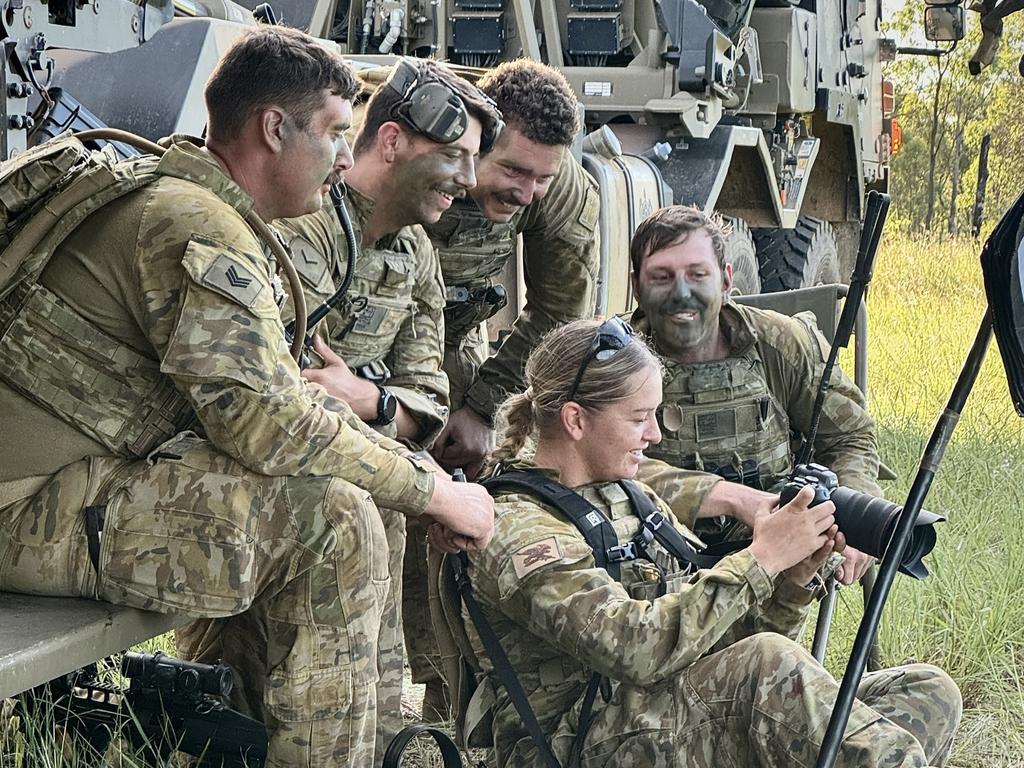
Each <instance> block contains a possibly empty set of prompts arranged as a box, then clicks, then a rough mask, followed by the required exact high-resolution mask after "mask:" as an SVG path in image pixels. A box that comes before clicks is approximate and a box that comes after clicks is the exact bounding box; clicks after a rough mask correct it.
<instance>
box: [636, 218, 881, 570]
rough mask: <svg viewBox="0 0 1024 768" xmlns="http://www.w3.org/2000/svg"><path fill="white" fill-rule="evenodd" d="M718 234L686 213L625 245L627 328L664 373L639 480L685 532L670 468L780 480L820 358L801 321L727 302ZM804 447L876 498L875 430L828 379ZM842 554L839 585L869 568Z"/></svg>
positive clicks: (846, 391)
mask: <svg viewBox="0 0 1024 768" xmlns="http://www.w3.org/2000/svg"><path fill="white" fill-rule="evenodd" d="M722 226H723V225H722V223H721V220H720V218H719V217H717V216H708V215H705V214H704V213H702V212H701V211H700V210H699V209H697V208H692V207H687V206H680V205H677V206H671V207H668V208H663V209H661V210H659V211H655V212H654V213H653V214H651V216H649V217H648V218H647V219H646V220H645V221H643V222H642V223H641V224H640V226H639V227H637V230H636V232H635V233H634V235H633V241H632V243H631V245H630V259H631V262H632V265H633V278H632V279H633V288H634V292H635V295H636V297H637V301H638V303H639V308H638V309H637V310H636V311H635V312H634V313H633V316H632V318H631V323H632V324H633V326H634V327H635V328H636V329H637V331H638V332H641V333H644V334H647V335H649V336H650V338H651V342H652V345H653V347H654V349H655V350H656V351H657V352H658V353H659V354H660V355H661V356H662V358H663V360H664V362H665V367H666V383H665V403H664V404H663V405H662V407H661V409H660V410H659V419H660V422H661V427H662V431H663V434H664V439H663V440H662V441H661V443H659V444H658V445H657V446H655V447H653V448H652V449H651V451H650V452H649V455H650V456H651V457H653V458H655V459H660V460H661V461H651V462H648V463H647V464H646V465H645V466H644V467H643V468H642V469H641V473H640V477H641V478H642V479H643V480H644V482H646V483H648V484H649V485H651V487H652V488H654V489H655V491H656V492H657V493H658V494H659V495H660V496H661V497H662V498H664V499H665V500H666V501H668V502H669V504H670V505H673V509H674V511H675V512H676V513H677V515H678V516H679V517H680V518H681V519H683V520H684V521H685V522H686V523H687V524H689V525H693V523H694V521H693V519H692V518H689V517H688V514H689V511H685V510H683V509H681V508H679V507H677V506H676V505H675V504H674V500H675V498H676V495H677V491H678V490H679V489H680V488H681V487H682V486H683V484H684V483H683V482H682V479H681V478H682V476H681V475H680V474H679V473H678V472H677V471H676V470H678V469H685V470H700V471H704V472H718V473H723V472H731V473H732V478H733V479H735V478H739V477H742V476H744V475H750V476H751V477H749V478H748V479H750V480H756V481H757V483H758V484H759V485H760V486H763V487H765V488H767V487H769V486H771V485H772V484H773V483H774V482H775V480H777V479H779V478H781V477H783V476H785V475H786V474H787V473H788V472H789V470H790V469H791V468H792V464H793V454H792V451H791V446H790V441H791V435H792V433H797V434H800V433H806V432H808V431H809V430H810V426H811V425H810V420H811V412H812V410H813V407H814V400H815V393H816V392H817V388H818V381H819V379H820V376H821V372H822V370H823V368H824V362H825V360H826V359H827V356H828V343H827V342H826V341H825V339H824V338H823V337H822V335H821V333H820V331H818V329H817V327H816V326H815V325H814V323H813V322H812V321H811V320H810V319H809V318H807V317H803V316H797V317H795V318H794V317H788V316H786V315H781V314H779V313H777V312H772V311H770V310H764V309H755V308H753V307H747V306H742V305H739V304H735V303H733V302H731V301H729V289H730V288H731V287H732V265H731V264H729V263H728V261H727V260H726V255H725V239H724V233H723V229H722ZM814 449H815V453H814V456H815V461H816V462H818V463H819V464H824V465H826V466H829V467H831V468H832V469H833V470H834V471H835V472H836V474H837V475H838V476H839V481H840V482H841V483H843V484H844V485H847V486H849V487H851V488H854V489H855V490H859V491H862V492H864V493H870V494H872V495H876V496H877V495H881V490H880V489H879V487H878V484H877V482H876V480H877V476H878V447H877V443H876V440H875V426H874V422H873V421H872V419H871V417H870V416H869V415H868V413H867V410H866V405H865V402H864V396H863V395H862V394H861V392H860V390H859V389H857V387H856V386H855V385H854V383H853V382H852V381H850V379H849V378H847V377H846V376H845V375H844V374H843V372H842V371H840V370H838V369H836V371H835V372H834V375H833V377H832V382H831V384H830V386H829V389H828V393H827V394H826V397H825V406H824V410H823V411H822V415H821V421H820V424H819V429H818V432H817V436H816V438H815V443H814ZM662 462H664V463H662ZM763 495H764V496H766V497H770V495H769V494H767V493H765V494H763ZM684 496H685V494H684ZM740 511H741V512H742V511H743V510H742V508H741V509H740ZM743 522H749V521H748V520H744V521H743ZM698 533H704V531H703V530H702V529H700V528H698ZM708 535H709V536H710V535H712V532H710V531H709V532H708ZM845 554H846V558H847V560H846V562H845V563H844V564H843V565H842V566H841V567H840V571H839V573H838V575H839V577H840V579H841V580H842V581H843V582H844V583H847V584H849V583H852V582H853V581H855V580H857V579H859V578H860V577H861V576H862V575H863V573H864V571H865V570H866V569H867V567H868V566H869V565H870V563H871V558H869V557H868V556H867V555H864V554H863V553H860V552H858V551H856V550H854V549H853V548H852V547H851V548H847V551H846V553H845Z"/></svg>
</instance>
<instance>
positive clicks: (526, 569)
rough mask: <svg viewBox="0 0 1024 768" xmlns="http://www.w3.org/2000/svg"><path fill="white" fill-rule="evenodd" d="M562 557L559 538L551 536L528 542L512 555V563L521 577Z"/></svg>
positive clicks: (517, 574)
mask: <svg viewBox="0 0 1024 768" xmlns="http://www.w3.org/2000/svg"><path fill="white" fill-rule="evenodd" d="M561 559H562V550H561V548H560V547H559V546H558V539H556V538H555V537H554V536H549V537H548V538H546V539H542V540H541V541H538V542H535V543H533V544H527V545H526V546H525V547H523V548H522V549H520V550H519V551H518V552H516V553H515V554H514V555H512V565H513V566H514V567H515V570H516V576H518V577H519V578H520V579H521V578H523V577H524V576H526V575H527V574H529V573H531V572H533V571H535V570H537V569H538V568H540V567H541V566H542V565H545V564H547V563H550V562H553V561H555V560H561Z"/></svg>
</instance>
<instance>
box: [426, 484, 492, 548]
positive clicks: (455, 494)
mask: <svg viewBox="0 0 1024 768" xmlns="http://www.w3.org/2000/svg"><path fill="white" fill-rule="evenodd" d="M434 478H435V479H434V495H433V496H431V497H430V503H429V504H427V509H426V511H425V512H424V516H425V518H426V519H425V520H424V521H423V522H424V523H427V524H428V528H427V533H428V535H429V537H430V540H431V542H435V541H436V540H438V539H440V540H442V541H443V542H444V543H445V545H447V546H438V545H436V546H437V548H438V549H442V550H443V551H445V552H449V551H452V550H451V548H452V547H454V548H455V549H483V548H484V547H486V546H487V544H488V542H490V540H491V536H492V535H494V499H492V498H491V496H490V494H489V493H487V491H486V490H485V489H484V487H483V486H482V485H477V484H476V483H456V482H454V481H452V480H451V479H450V478H448V477H447V476H445V475H444V474H442V473H440V472H438V473H436V474H435V475H434ZM430 523H435V524H439V525H440V527H441V528H442V529H443V530H437V529H438V525H430Z"/></svg>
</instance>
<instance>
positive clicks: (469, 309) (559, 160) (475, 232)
mask: <svg viewBox="0 0 1024 768" xmlns="http://www.w3.org/2000/svg"><path fill="white" fill-rule="evenodd" d="M477 85H479V86H480V89H481V90H483V92H484V93H486V94H487V95H488V96H490V97H491V98H492V99H494V101H495V102H496V103H497V105H498V109H500V110H501V112H502V116H503V118H504V120H505V129H504V131H502V133H501V136H500V137H499V139H498V141H497V142H496V143H495V145H494V147H493V149H491V151H490V152H488V153H486V154H482V155H481V156H480V158H479V160H478V161H477V165H476V177H477V185H476V187H474V188H473V189H472V190H470V192H469V196H468V198H467V199H466V200H463V201H459V200H457V201H455V204H454V205H452V207H451V208H450V209H449V210H448V211H447V212H446V213H445V214H444V215H443V216H442V217H441V220H440V221H439V222H438V223H437V224H434V225H431V226H428V227H427V231H428V233H429V234H430V237H431V239H432V240H433V242H434V246H435V247H436V248H437V251H438V254H439V256H440V258H441V270H442V272H443V274H444V282H445V286H446V291H447V306H446V309H445V359H444V369H445V372H446V373H447V374H448V378H449V380H450V384H451V407H452V415H451V417H450V419H449V421H448V425H447V426H446V427H445V429H444V431H443V432H442V433H441V434H440V436H439V437H438V438H437V441H436V442H435V444H434V449H433V451H434V455H435V456H436V457H437V459H438V460H439V461H440V462H441V463H442V464H443V465H445V466H446V467H463V468H465V469H466V472H467V474H469V475H470V476H472V475H473V474H474V473H475V471H476V470H477V469H479V466H480V464H481V463H482V461H483V458H484V455H485V454H486V452H487V450H488V449H489V448H490V445H491V442H492V430H491V418H492V416H493V414H494V411H495V409H496V407H497V406H498V404H500V403H501V402H502V401H503V400H504V399H505V398H506V397H507V396H508V395H509V394H510V393H513V392H518V391H522V390H523V389H525V384H524V383H523V366H524V364H525V362H526V357H527V355H528V354H529V352H530V350H531V349H532V348H533V347H534V346H536V344H537V343H538V342H539V341H540V339H541V337H542V336H543V335H544V334H545V333H547V332H548V331H550V330H551V329H553V328H554V327H556V326H557V325H560V324H562V323H566V322H569V321H570V320H575V319H577V318H580V317H589V316H590V315H591V314H592V313H593V311H594V302H595V294H594V285H595V282H596V277H597V268H598V244H597V235H596V229H597V220H598V194H597V185H596V184H595V183H594V181H593V180H592V179H591V178H590V177H589V176H588V175H587V173H586V172H585V171H584V170H583V168H582V167H581V166H580V164H579V163H578V162H577V161H576V160H575V159H574V158H573V157H572V156H571V154H570V153H569V147H570V145H571V144H572V142H573V139H574V138H575V136H576V134H577V132H578V131H579V127H580V121H579V113H578V111H577V98H576V95H575V94H574V93H573V92H572V89H571V88H570V87H569V83H568V82H567V81H566V80H565V78H564V77H563V76H562V75H561V74H560V73H559V72H557V71H556V70H554V69H552V68H550V67H548V66H545V65H544V64H540V63H538V62H535V61H529V60H526V59H519V60H516V61H510V62H506V63H504V64H501V65H499V66H498V67H496V68H495V69H494V70H492V71H491V72H489V73H488V74H487V75H485V76H484V77H483V78H482V79H481V80H480V81H479V83H477ZM520 234H521V235H522V236H523V265H524V271H525V279H526V305H525V306H524V307H523V310H522V312H520V313H519V317H518V318H517V320H516V322H515V326H514V327H513V329H512V333H511V334H509V336H508V337H507V338H506V339H505V340H504V342H503V343H502V345H501V347H500V349H499V350H498V352H497V354H496V355H495V356H494V357H491V358H490V359H487V336H486V333H485V328H484V326H483V321H484V320H486V319H487V318H488V317H490V316H492V315H493V314H495V313H496V312H497V311H498V310H499V309H500V308H501V302H500V300H499V296H500V294H501V292H500V291H495V288H496V287H497V286H498V284H499V281H500V278H501V273H502V270H503V269H504V268H505V265H506V263H507V262H508V260H509V259H510V258H512V257H514V255H515V252H516V240H517V236H518V235H520ZM410 551H412V543H411V542H410ZM421 559H422V558H421ZM414 568H415V564H414V563H413V562H411V561H410V560H407V561H406V573H407V574H408V575H409V576H410V578H409V579H406V581H405V584H404V588H405V590H406V605H407V606H408V605H409V603H410V602H412V601H410V600H409V595H410V594H414V593H415V590H416V589H420V590H422V589H423V586H422V585H423V584H424V583H425V581H423V580H420V579H415V578H412V576H413V574H415V573H416V571H415V570H414ZM416 602H418V603H419V604H421V605H424V606H425V605H426V603H427V601H426V600H425V599H424V600H422V601H416ZM428 626H429V625H428ZM406 629H407V631H406V643H407V646H408V647H409V656H410V662H411V664H412V668H413V679H414V680H416V681H418V682H424V681H427V680H430V679H433V680H436V682H433V683H428V688H427V700H426V702H425V704H424V709H425V710H427V711H429V710H430V709H431V708H432V706H433V704H434V702H440V701H441V699H440V698H438V696H439V695H440V692H441V688H440V681H439V680H438V679H437V678H436V673H435V672H434V671H433V670H434V669H436V664H435V665H432V664H430V663H429V662H428V659H427V657H426V656H424V654H423V653H422V652H420V649H419V648H418V646H419V645H421V644H422V638H423V637H425V636H427V633H426V632H415V631H414V630H415V622H413V621H411V620H410V617H409V616H408V614H407V615H406ZM410 640H411V641H412V642H410ZM441 714H444V713H443V712H441Z"/></svg>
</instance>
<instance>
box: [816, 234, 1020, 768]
mask: <svg viewBox="0 0 1024 768" xmlns="http://www.w3.org/2000/svg"><path fill="white" fill-rule="evenodd" d="M978 254H979V245H978V244H976V243H974V242H973V241H969V240H960V241H948V240H947V241H945V242H938V241H927V240H925V241H922V240H919V239H918V240H911V239H894V240H890V241H889V242H888V243H886V244H885V245H884V246H883V250H882V252H881V254H880V256H879V262H878V265H877V268H876V278H875V282H874V284H873V285H872V287H871V291H870V297H869V300H868V320H869V331H868V340H869V343H868V348H869V353H868V363H869V387H868V397H869V403H870V408H871V412H872V414H873V415H874V417H875V420H876V422H877V425H878V434H879V443H880V450H881V454H882V459H883V460H884V461H885V462H886V463H887V464H888V465H889V466H891V467H892V468H893V469H894V470H896V472H897V473H898V474H899V480H898V481H897V482H894V483H890V484H889V486H888V487H887V488H886V493H887V495H888V496H889V498H891V499H894V500H896V501H903V500H904V499H905V498H906V492H907V490H908V489H909V486H910V483H911V482H912V481H913V478H914V474H915V472H916V469H917V463H918V461H919V459H920V456H921V452H922V450H923V448H924V445H925V442H926V441H927V439H928V437H929V435H930V433H931V429H932V426H933V424H934V422H935V419H936V418H937V416H938V414H939V412H940V410H941V409H942V408H943V407H944V405H945V403H946V400H947V398H948V396H949V393H950V391H951V389H952V386H953V382H954V381H955V379H956V376H957V374H958V372H959V370H960V366H961V364H962V362H963V359H964V358H965V357H966V354H967V350H968V348H969V347H970V345H971V342H972V341H973V339H974V336H975V333H976V331H977V327H978V323H979V321H980V319H981V316H982V314H983V312H984V307H985V297H984V292H983V289H982V280H981V268H980V266H979V263H978ZM848 362H849V361H848ZM1022 437H1024V427H1022V423H1021V421H1020V419H1018V417H1017V416H1016V415H1015V413H1014V410H1013V406H1012V404H1011V401H1010V398H1009V394H1008V390H1007V386H1006V381H1005V378H1004V376H1003V371H1002V367H1001V363H1000V359H999V354H998V350H997V348H996V346H995V344H993V345H992V347H991V349H990V350H989V354H988V356H987V359H986V361H985V365H984V367H983V369H982V371H981V374H980V376H979V378H978V382H977V384H976V385H975V387H974V390H973V391H972V393H971V396H970V398H969V400H968V403H967V406H966V408H965V409H964V413H963V417H962V419H961V421H960V424H959V425H958V427H957V430H956V432H955V433H954V435H953V438H952V441H951V444H950V447H949V449H948V451H947V453H946V456H945V459H944V461H943V463H942V465H941V466H940V468H939V471H938V474H937V476H936V478H935V481H934V483H933V485H932V489H931V492H930V494H929V496H928V499H927V502H926V507H927V508H929V509H932V510H934V511H936V512H941V513H943V514H945V515H946V516H947V517H948V518H949V521H948V522H947V523H945V524H943V525H941V526H940V528H939V542H938V545H937V546H936V549H935V551H934V552H933V554H932V555H931V556H930V557H929V558H928V559H927V560H926V563H927V565H928V567H929V569H930V570H931V576H930V577H929V578H928V579H927V580H925V581H924V582H917V581H914V580H912V579H909V578H906V577H903V576H900V577H898V578H897V581H896V584H895V586H894V589H893V593H892V596H891V598H890V600H889V603H888V605H887V607H886V612H885V616H884V619H883V624H882V628H881V631H880V644H881V651H882V661H883V663H885V664H895V663H901V662H904V661H908V660H916V661H928V662H933V663H935V664H938V665H939V666H941V667H943V668H944V669H945V670H947V671H948V672H949V673H950V674H951V675H952V676H953V678H954V679H955V680H956V681H957V683H958V684H959V685H960V688H961V691H962V693H963V696H964V702H965V715H964V723H963V726H962V728H961V732H960V737H959V740H958V743H957V746H956V749H955V751H954V755H953V759H952V761H951V763H950V764H951V765H953V766H956V767H957V768H980V767H981V766H985V768H1001V767H1003V766H1005V767H1006V768H1010V767H1011V766H1013V767H1014V768H1019V767H1020V766H1024V685H1022V678H1024V673H1022V670H1021V662H1022V661H1024V526H1022V525H1021V520H1020V518H1021V513H1022V507H1024V505H1022V501H1024V499H1022V496H1024V493H1022V490H1021V474H1022V472H1024V439H1022ZM841 597H842V598H843V599H842V601H841V606H840V608H839V609H838V610H837V618H836V622H835V624H834V635H833V641H832V643H831V644H830V651H829V657H828V660H827V663H828V666H829V668H830V669H831V670H832V671H833V672H834V673H835V674H837V675H841V674H842V672H843V669H844V666H845V662H846V658H847V654H848V652H849V648H850V646H851V644H852V639H853V636H854V634H855V632H856V627H857V622H858V621H859V619H860V615H861V608H862V604H861V601H860V597H859V592H858V591H857V590H845V591H844V592H842V593H841Z"/></svg>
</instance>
